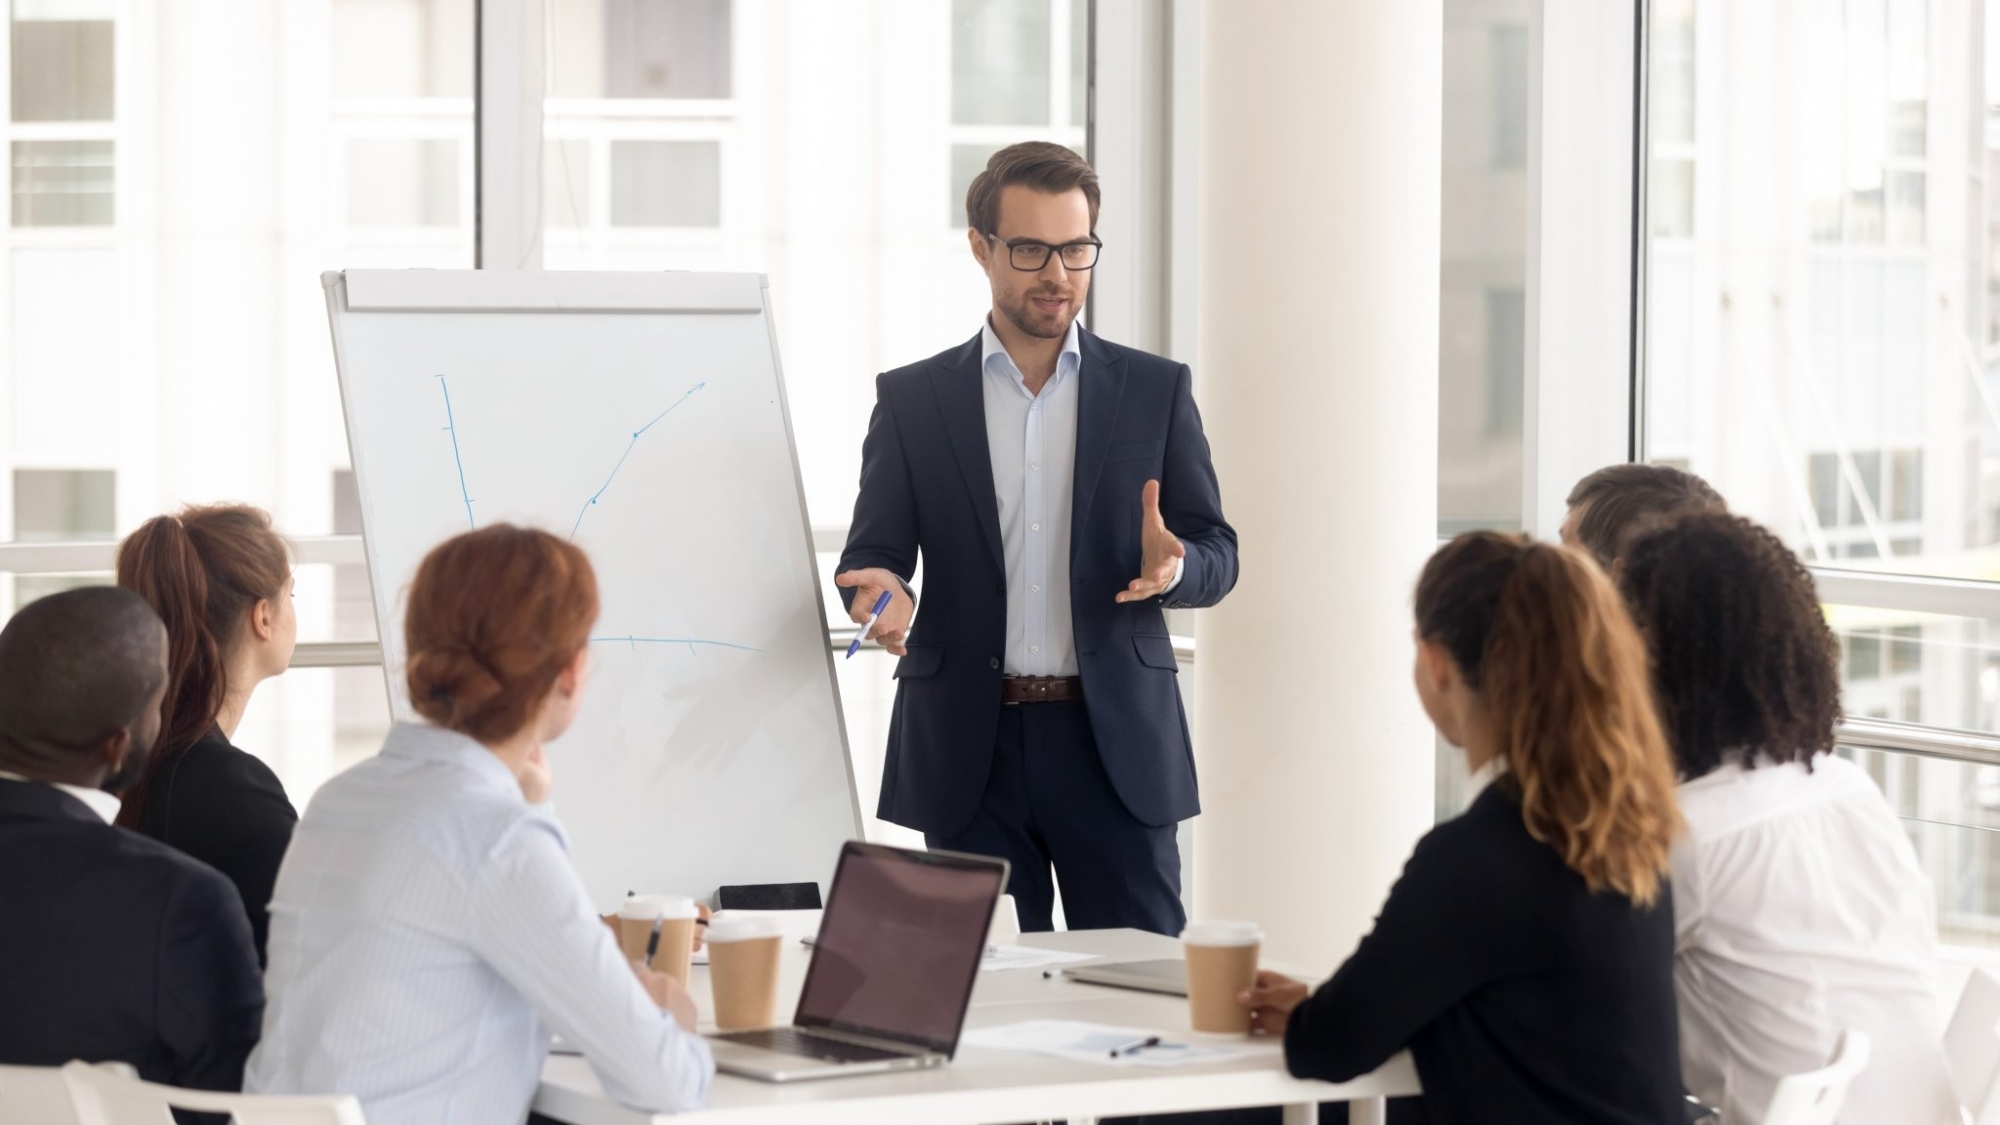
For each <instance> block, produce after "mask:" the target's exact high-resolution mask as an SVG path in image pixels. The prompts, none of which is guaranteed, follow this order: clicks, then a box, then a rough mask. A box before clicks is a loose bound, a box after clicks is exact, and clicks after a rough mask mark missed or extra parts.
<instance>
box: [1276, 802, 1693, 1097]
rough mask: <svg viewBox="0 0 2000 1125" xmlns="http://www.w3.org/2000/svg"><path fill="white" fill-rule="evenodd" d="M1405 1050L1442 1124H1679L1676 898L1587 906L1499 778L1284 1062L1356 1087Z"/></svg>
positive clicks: (1313, 1014)
mask: <svg viewBox="0 0 2000 1125" xmlns="http://www.w3.org/2000/svg"><path fill="white" fill-rule="evenodd" d="M1404 1047H1408V1048H1409V1049H1410V1053H1411V1055H1413V1056H1414V1057H1415V1059H1416V1063H1417V1075H1418V1077H1419V1078H1421V1079H1422V1080H1423V1086H1424V1097H1423V1100H1424V1108H1425V1110H1426V1111H1427V1113H1428V1115H1429V1120H1430V1121H1432V1122H1434V1123H1436V1125H1452V1123H1454V1122H1488V1121H1534V1122H1577V1123H1579V1125H1581V1123H1583V1122H1590V1123H1593V1125H1597V1123H1604V1122H1614V1123H1624V1125H1642V1123H1643V1125H1682V1123H1683V1122H1685V1120H1686V1117H1685V1103H1684V1102H1683V1100H1682V1095H1681V1078H1680V1031H1679V1025H1678V1024H1677V1022H1676V1019H1675V1007H1674V908H1673V901H1672V898H1671V895H1670V894H1669V893H1667V892H1666V891H1665V890H1663V891H1662V893H1661V895H1660V897H1659V899H1658V900H1657V901H1656V902H1654V903H1653V905H1652V906H1651V907H1649V908H1646V909H1640V908H1638V907H1635V906H1633V905H1632V902H1631V900H1630V899H1628V898H1626V897H1625V896H1623V895H1620V894H1616V893H1608V892H1607V893H1600V894H1592V893H1591V892H1590V891H1589V890H1588V889H1587V888H1586V887H1585V886H1584V883H1583V878H1582V876H1580V875H1578V874H1576V872H1574V871H1571V870H1570V869H1569V868H1568V867H1567V866H1565V865H1564V864H1563V862H1562V859H1561V857H1560V856H1558V855H1557V854H1556V852H1555V849H1553V848H1551V847H1549V846H1548V845H1547V844H1544V843H1542V842H1540V841H1538V840H1536V839H1535V838H1533V837H1532V836H1530V835H1528V829H1527V825H1526V824H1525V823H1524V822H1523V821H1522V819H1521V806H1520V801H1519V798H1518V797H1517V796H1515V795H1514V794H1513V792H1512V791H1511V787H1510V783H1509V782H1508V780H1507V779H1506V778H1504V777H1503V778H1502V779H1501V780H1499V781H1497V782H1495V783H1494V784H1493V785H1491V786H1489V787H1488V788H1487V790H1486V791H1485V792H1484V793H1482V794H1480V796H1479V799H1478V800H1476V801H1474V802H1473V803H1472V808H1471V809H1469V810H1467V812H1466V813H1465V815H1464V816H1461V817H1459V818H1458V819H1456V820H1452V821H1448V822H1446V823H1444V824H1440V825H1438V826H1437V827H1436V828H1434V829H1432V830H1431V831H1430V833H1429V834H1428V835H1426V836H1425V837H1424V838H1423V839H1422V840H1421V841H1419V842H1418V844H1417V848H1416V851H1415V852H1414V853H1413V854H1412V855H1411V856H1410V860H1409V863H1408V865H1407V866H1405V867H1404V869H1403V876H1402V878H1401V879H1399V880H1397V882H1396V885H1395V887H1394V888H1393V889H1391V890H1390V892H1389V900H1388V902H1387V903H1385V904H1384V905H1383V907H1382V913H1381V915H1380V916H1378V917H1377V918H1376V920H1375V929H1374V932H1372V933H1370V934H1369V935H1368V936H1367V937H1365V938H1363V939H1362V940H1361V945H1360V947H1359V948H1357V949H1356V950H1355V952H1354V955H1353V956H1352V957H1350V958H1348V959H1347V963H1346V964H1344V965H1342V966H1341V967H1340V971H1339V972H1338V973H1335V974H1334V976H1333V979H1332V980H1330V981H1328V982H1326V984H1324V985H1322V986H1321V987H1320V989H1319V991H1317V992H1315V993H1314V994H1313V996H1312V998H1311V999H1309V1000H1307V1001H1306V1002H1305V1003H1304V1004H1303V1005H1301V1006H1300V1007H1299V1008H1298V1009H1297V1010H1296V1011H1294V1012H1293V1013H1292V1018H1291V1023H1290V1025H1289V1027H1288V1028H1287V1030H1286V1033H1285V1062H1286V1064H1287V1066H1288V1067H1289V1068H1290V1069H1291V1072H1292V1073H1293V1074H1294V1075H1296V1076H1298V1077H1301V1078H1323V1079H1326V1080H1327V1081H1331V1082H1344V1081H1346V1080H1348V1079H1350V1078H1353V1077H1355V1076H1356V1075H1360V1074H1366V1073H1367V1072H1369V1071H1371V1070H1373V1069H1375V1068H1376V1067H1378V1066H1380V1065H1381V1064H1382V1063H1383V1062H1385V1061H1387V1060H1388V1058H1389V1056H1390V1055H1392V1054H1394V1053H1395V1052H1397V1051H1399V1050H1401V1049H1403V1048H1404Z"/></svg>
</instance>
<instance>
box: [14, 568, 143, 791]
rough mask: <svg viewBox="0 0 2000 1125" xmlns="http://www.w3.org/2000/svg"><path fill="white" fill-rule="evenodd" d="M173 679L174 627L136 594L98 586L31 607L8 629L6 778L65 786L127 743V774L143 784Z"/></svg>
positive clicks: (18, 615) (126, 779) (55, 596)
mask: <svg viewBox="0 0 2000 1125" xmlns="http://www.w3.org/2000/svg"><path fill="white" fill-rule="evenodd" d="M166 679H167V629H166V626H165V625H162V624H161V623H160V618H159V615H158V614H156V613H154V612H153V608H152V607H151V606H149V605H147V604H146V600H145V599H144V598H141V597H140V596H139V595H137V594H135V593H133V592H132V591H130V590H124V589H120V588H118V587H116V586H91V587H87V588H85V589H81V590H66V591H64V592H62V593H59V594H51V595H49V596H48V597H45V598H41V599H39V600H37V601H34V602H31V603H30V604H29V605H28V606H27V607H26V608H24V609H22V610H21V611H20V612H19V613H16V614H15V615H14V618H13V620H11V621H9V622H7V627H6V628H5V629H0V769H4V770H8V771H10V772H13V773H18V774H21V775H23V776H25V777H28V778H32V779H35V780H67V779H68V778H70V777H73V776H76V775H78V774H79V772H88V771H89V770H90V769H91V768H92V764H93V759H94V758H97V757H99V756H101V755H102V754H103V753H104V751H105V747H106V746H108V745H110V744H112V743H114V742H117V741H120V740H121V738H122V739H123V740H124V741H127V742H129V744H130V745H129V747H128V750H127V753H126V759H127V769H125V770H123V771H121V773H129V774H134V775H135V776H136V771H134V770H132V769H131V768H130V766H131V764H133V763H138V762H143V761H144V760H145V756H146V752H147V751H148V750H150V749H151V746H152V742H153V739H154V737H155V736H156V735H157V734H158V733H159V726H160V717H159V713H158V712H159V706H160V694H161V689H162V688H163V687H164V686H165V685H166ZM149 712H150V713H149ZM107 766H108V764H107ZM113 780H123V781H129V780H130V778H129V777H122V778H118V779H113ZM106 787H107V788H114V789H115V788H116V786H115V785H110V784H107V786H106Z"/></svg>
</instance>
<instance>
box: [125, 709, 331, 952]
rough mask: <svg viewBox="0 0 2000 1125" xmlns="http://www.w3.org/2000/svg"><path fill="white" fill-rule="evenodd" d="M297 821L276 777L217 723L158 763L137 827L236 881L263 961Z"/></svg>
mask: <svg viewBox="0 0 2000 1125" xmlns="http://www.w3.org/2000/svg"><path fill="white" fill-rule="evenodd" d="M298 823H299V814H298V813H297V812H296V811H295V810H294V809H293V808H292V802H291V801H290V800H289V799H288V798H286V796H285V787H284V786H283V785H282V784H280V783H279V781H278V775H277V774H275V773H272V772H271V767H270V766H267V765H265V764H264V763H263V762H262V761H260V760H259V759H258V758H257V757H256V756H255V755H252V754H246V753H244V752H243V751H241V750H238V749H237V748H236V747H234V746H232V745H230V742H229V740H228V739H227V738H225V737H223V734H222V731H221V730H220V729H216V730H211V731H209V732H208V734H206V735H204V736H203V737H202V738H201V739H200V740H198V741H196V742H195V743H194V744H193V745H191V746H189V747H188V748H187V749H185V750H182V751H180V752H178V753H175V754H173V755H171V756H169V757H167V758H166V759H165V760H163V761H161V762H160V766H159V769H157V770H156V771H154V773H153V778H152V783H151V785H150V786H149V787H148V789H147V792H146V807H145V810H144V811H143V812H142V813H141V814H140V817H139V825H138V828H139V831H140V832H142V833H144V834H145V835H147V836H151V837H152V838H153V839H155V840H158V841H160V842H161V843H163V844H166V845H168V846H170V847H172V848H175V849H176V850H179V851H182V852H186V853H187V854H188V855H191V856H193V857H194V858H196V859H198V860H200V861H202V862H203V863H205V864H207V865H209V866H210V867H213V868H215V869H216V870H217V871H220V872H222V873H223V874H224V875H226V876H228V877H229V881H230V882H232V883H234V884H236V893H237V895H238V896H239V897H241V898H242V900H243V907H244V910H245V911H247V912H248V914H249V918H250V933H251V936H252V938H253V940H254V941H255V942H256V946H257V963H258V964H259V965H261V964H263V963H264V940H265V936H266V935H267V934H268V933H269V932H270V928H271V888H272V887H273V886H275V885H277V882H278V865H279V864H280V863H283V862H284V859H285V849H286V848H287V847H289V846H290V845H291V842H292V829H293V828H294V827H296V826H297V825H298Z"/></svg>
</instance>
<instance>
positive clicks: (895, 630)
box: [833, 566, 917, 656]
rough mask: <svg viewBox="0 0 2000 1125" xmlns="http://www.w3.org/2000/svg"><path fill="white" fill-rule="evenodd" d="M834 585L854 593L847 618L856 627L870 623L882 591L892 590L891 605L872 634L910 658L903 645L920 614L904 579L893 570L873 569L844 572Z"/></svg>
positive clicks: (883, 644)
mask: <svg viewBox="0 0 2000 1125" xmlns="http://www.w3.org/2000/svg"><path fill="white" fill-rule="evenodd" d="M833 584H834V585H836V586H839V587H841V588H843V589H850V590H853V591H854V602H853V604H852V605H851V606H850V607H849V608H848V611H847V616H848V617H849V618H851V619H852V620H853V621H854V623H855V624H856V625H859V624H861V623H862V622H864V621H867V620H868V611H869V610H871V609H874V608H875V603H876V602H877V601H879V600H880V599H881V597H882V591H884V590H887V591H889V604H888V606H887V607H886V608H885V609H883V610H882V616H881V617H880V618H879V619H877V620H876V622H875V631H874V632H873V633H870V634H869V635H870V636H872V637H874V638H875V639H876V640H878V641H880V642H882V647H883V648H886V649H888V650H889V651H890V652H891V653H893V654H895V655H897V656H907V655H909V650H908V649H906V648H904V647H903V642H904V640H906V639H907V638H908V636H909V632H910V619H911V618H912V617H915V616H916V615H917V603H915V602H913V601H911V600H910V595H909V592H908V591H906V590H904V589H903V582H902V579H900V578H897V577H896V575H895V573H894V572H892V571H888V570H884V569H882V568H881V567H879V566H871V567H863V568H862V569H860V570H848V571H842V572H841V573H839V574H836V575H834V576H833Z"/></svg>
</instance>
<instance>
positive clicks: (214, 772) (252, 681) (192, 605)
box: [117, 504, 299, 964]
mask: <svg viewBox="0 0 2000 1125" xmlns="http://www.w3.org/2000/svg"><path fill="white" fill-rule="evenodd" d="M117 565H118V584H119V585H120V586H123V587H125V588H126V589H128V590H132V591H134V592H136V593H138V594H139V596H141V597H143V598H145V599H146V601H147V602H148V603H149V604H151V605H152V607H153V609H154V611H155V612H157V613H158V614H159V615H160V619H161V620H163V621H165V622H166V623H167V701H166V704H165V706H163V707H162V708H161V712H160V737H159V741H158V742H157V743H156V745H155V748H154V751H153V756H152V757H151V758H150V759H149V760H148V761H147V763H146V772H145V774H144V775H143V776H142V777H141V778H140V781H139V783H138V784H137V785H134V786H133V787H132V788H131V790H130V791H128V792H127V793H126V794H125V803H124V805H123V807H122V808H121V809H120V810H119V813H118V823H119V824H121V825H123V826H125V827H127V828H131V829H135V830H137V831H139V832H141V833H143V834H145V835H147V836H151V837H152V838H153V839H155V840H158V841H160V842H161V843H163V844H167V845H169V846H171V847H173V848H176V849H178V850H179V851H182V852H184V853H186V854H188V855H191V856H193V857H194V858H196V859H198V860H200V861H202V862H203V863H206V864H208V865H209V866H210V867H213V868H215V869H216V870H217V871H220V872H222V873H223V874H224V875H226V876H228V877H229V881H230V882H232V883H235V884H236V890H237V893H238V894H240V895H242V896H243V907H244V909H245V910H246V911H248V912H249V915H250V933H251V937H252V938H253V939H254V940H255V941H256V945H257V960H258V962H259V963H260V964H261V963H262V962H263V961H264V943H265V937H266V934H267V932H268V930H269V927H270V918H271V915H270V911H269V904H270V901H271V886H272V884H274V883H275V882H277V879H278V865H279V863H280V862H282V861H283V860H284V858H285V847H286V845H287V844H289V843H290V842H291V839H292V826H293V825H295V824H297V823H298V819H299V814H298V813H297V812H296V811H295V810H293V808H292V803H291V801H290V800H289V799H288V798H286V796H285V787H284V786H283V785H282V784H281V783H280V782H279V781H278V775H277V774H275V773H272V772H271V767H269V766H267V765H265V764H264V763H263V762H262V761H261V760H259V759H258V758H256V757H255V756H253V755H251V754H247V753H245V752H243V751H242V750H239V749H237V748H236V747H235V745H233V744H232V743H231V742H230V739H232V738H234V737H235V736H236V728H237V725H238V724H239V723H241V722H242V721H243V712H244V711H245V709H247V708H248V707H249V706H250V696H251V693H252V692H254V691H256V690H257V685H259V684H261V683H263V682H264V681H265V680H268V679H270V678H271V677H273V676H276V675H279V674H281V673H282V672H284V670H285V668H286V667H287V666H288V665H290V664H291V661H292V649H293V646H294V645H295V644H296V642H297V640H298V632H299V626H298V616H297V614H295V613H294V612H293V610H292V557H291V549H290V548H289V546H288V545H287V544H286V543H285V540H284V539H283V537H281V536H280V535H279V534H278V533H277V532H276V531H273V530H272V529H271V517H270V516H269V515H267V514H265V513H264V512H262V511H260V510H258V509H256V508H252V507H249V506H247V505H243V504H215V505H210V506H206V507H190V508H183V509H182V510H181V511H180V512H179V513H177V514H175V515H171V516H155V517H154V518H152V519H150V520H147V521H146V522H145V523H144V524H142V525H140V527H139V530H137V531H135V532H133V533H132V534H131V535H129V536H127V537H126V538H125V541H124V542H123V543H121V544H119V545H118V564H117Z"/></svg>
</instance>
